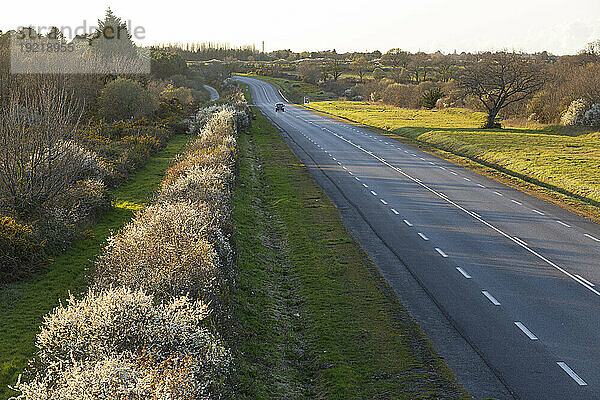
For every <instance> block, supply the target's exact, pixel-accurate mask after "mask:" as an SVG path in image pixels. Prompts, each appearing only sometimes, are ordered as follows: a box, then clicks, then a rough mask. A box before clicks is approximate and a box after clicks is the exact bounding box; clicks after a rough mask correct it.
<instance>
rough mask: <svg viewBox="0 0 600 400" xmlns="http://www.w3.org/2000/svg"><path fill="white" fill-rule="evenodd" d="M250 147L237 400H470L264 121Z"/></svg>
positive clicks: (241, 202)
mask: <svg viewBox="0 0 600 400" xmlns="http://www.w3.org/2000/svg"><path fill="white" fill-rule="evenodd" d="M239 147H240V164H239V165H240V171H239V178H238V180H237V184H236V189H235V196H234V221H235V239H236V246H237V253H238V263H237V269H238V290H237V294H236V300H235V305H234V309H235V314H234V321H235V329H234V335H232V345H233V348H234V351H235V354H236V364H237V365H236V377H235V379H234V381H235V386H236V392H237V396H236V398H240V399H303V398H319V399H324V398H327V399H439V398H448V399H450V398H454V399H459V398H460V399H463V398H464V399H466V398H470V397H469V396H468V394H467V393H466V392H465V391H464V390H463V389H462V388H461V387H460V386H458V385H457V384H456V381H455V377H454V375H453V373H452V372H451V371H450V369H449V368H448V367H447V365H446V364H445V362H444V361H443V360H442V359H441V358H440V357H439V356H438V355H437V354H436V353H435V351H434V350H433V348H432V346H431V344H430V342H429V341H428V340H427V339H426V337H425V336H424V334H423V332H422V331H421V330H420V329H419V327H418V326H417V324H416V323H415V322H414V321H413V320H412V319H411V318H410V316H409V315H408V313H407V311H406V310H405V309H404V308H403V307H402V305H401V304H399V302H398V300H397V298H396V296H395V295H394V293H393V292H392V290H391V289H390V288H389V286H388V285H387V284H386V283H385V281H384V280H383V279H382V278H381V276H380V275H379V273H378V271H377V270H376V268H375V266H374V265H373V264H372V262H371V261H370V260H369V258H368V257H367V256H366V254H365V253H364V251H363V250H362V249H361V247H360V246H359V245H358V244H357V243H356V242H355V241H354V240H353V239H352V238H351V237H350V236H349V234H348V232H347V231H346V229H345V228H344V226H343V224H342V221H341V219H340V216H339V214H338V210H337V209H336V207H335V206H334V205H333V204H332V203H331V201H330V200H329V199H328V197H327V196H326V195H325V193H324V192H323V191H322V190H321V188H320V187H319V186H318V185H317V183H316V182H315V181H314V180H313V178H312V177H311V175H310V174H309V172H308V171H307V169H306V168H305V166H304V165H302V163H301V162H300V161H299V160H298V159H297V158H296V157H295V155H294V154H293V152H292V151H291V149H290V148H289V147H288V146H287V144H286V143H285V141H284V140H283V139H282V138H281V136H280V135H279V133H278V132H277V131H276V130H275V128H274V127H273V126H272V125H271V124H270V123H269V122H268V121H267V120H266V119H265V117H264V116H263V115H262V114H260V113H259V112H257V119H256V120H255V121H254V122H253V126H252V129H251V132H250V134H248V135H241V136H240V137H239Z"/></svg>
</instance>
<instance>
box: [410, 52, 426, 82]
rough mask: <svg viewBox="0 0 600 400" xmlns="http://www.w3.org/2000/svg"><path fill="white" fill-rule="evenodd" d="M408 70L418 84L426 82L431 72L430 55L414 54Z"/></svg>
mask: <svg viewBox="0 0 600 400" xmlns="http://www.w3.org/2000/svg"><path fill="white" fill-rule="evenodd" d="M408 69H409V71H410V74H411V75H412V76H413V78H415V82H416V83H420V82H423V81H425V79H426V78H427V74H428V72H429V55H428V54H426V53H423V52H419V53H415V54H413V55H412V56H411V57H410V62H409V63H408Z"/></svg>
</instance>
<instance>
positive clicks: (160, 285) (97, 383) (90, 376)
mask: <svg viewBox="0 0 600 400" xmlns="http://www.w3.org/2000/svg"><path fill="white" fill-rule="evenodd" d="M249 116H250V113H249V109H248V107H247V105H246V104H245V103H242V102H238V103H236V104H234V105H227V106H220V107H212V108H211V109H209V110H204V111H202V112H200V113H199V115H198V118H197V125H196V127H197V128H200V127H201V128H202V129H201V131H200V133H199V135H198V138H197V139H195V140H194V141H193V142H192V143H191V144H190V146H189V149H188V150H187V151H186V153H185V154H184V155H182V156H180V157H179V158H178V159H177V160H176V163H175V164H174V165H173V166H172V167H171V168H170V169H169V170H168V172H167V174H166V178H165V180H164V181H163V183H162V186H161V188H160V190H159V192H158V194H157V197H156V201H155V202H154V204H152V205H151V206H149V207H147V208H146V209H144V210H142V211H139V212H138V213H137V214H136V216H135V217H134V219H133V220H132V222H131V223H129V224H128V225H126V226H125V227H124V228H123V229H122V230H121V231H120V232H118V233H116V234H114V235H113V236H112V237H110V238H109V239H108V243H107V245H106V247H105V249H104V251H103V252H102V254H101V255H100V257H99V259H98V261H97V263H96V274H95V278H94V282H93V285H92V287H91V288H90V290H89V292H88V293H87V294H86V295H85V296H84V297H83V298H82V299H76V298H73V297H71V299H69V301H68V303H67V304H66V305H62V306H60V307H58V308H57V309H55V310H54V311H52V312H51V313H50V314H48V315H47V316H46V318H45V320H44V323H43V324H42V326H41V332H40V333H39V334H38V337H37V341H36V346H37V347H38V349H39V350H38V353H37V356H36V357H35V359H34V360H32V363H31V367H30V368H29V370H28V371H27V372H26V375H25V377H24V379H23V380H20V381H19V382H18V383H17V385H16V390H18V391H19V392H20V393H21V394H20V395H19V396H18V397H17V399H49V398H62V399H88V398H93V399H211V398H222V397H223V396H225V395H226V393H227V388H226V386H225V382H226V380H227V378H228V374H229V369H230V365H231V355H230V351H229V349H228V347H227V346H226V344H225V343H224V341H223V340H222V339H221V336H222V330H223V329H225V328H226V326H227V321H228V319H229V310H228V297H229V293H230V289H231V287H232V284H233V280H234V273H233V263H234V253H233V250H232V247H231V244H230V236H231V233H232V224H231V211H232V210H231V190H232V185H233V180H234V173H235V163H236V154H237V147H236V139H235V136H236V134H238V133H240V132H243V131H246V130H247V129H248V127H249V121H250V120H249Z"/></svg>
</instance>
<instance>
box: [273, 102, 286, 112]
mask: <svg viewBox="0 0 600 400" xmlns="http://www.w3.org/2000/svg"><path fill="white" fill-rule="evenodd" d="M284 107H285V106H284V105H283V103H277V104H275V112H277V111H284V112H285V110H284Z"/></svg>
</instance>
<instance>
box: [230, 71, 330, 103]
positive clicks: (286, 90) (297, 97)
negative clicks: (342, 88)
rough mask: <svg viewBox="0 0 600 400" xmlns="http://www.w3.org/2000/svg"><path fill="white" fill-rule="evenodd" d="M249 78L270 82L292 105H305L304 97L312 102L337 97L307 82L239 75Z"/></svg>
mask: <svg viewBox="0 0 600 400" xmlns="http://www.w3.org/2000/svg"><path fill="white" fill-rule="evenodd" d="M238 75H243V76H249V77H252V78H255V79H260V80H262V81H265V82H268V83H270V84H272V85H273V86H275V87H276V88H277V89H279V90H280V91H281V93H282V94H283V95H284V96H285V98H286V99H288V100H289V101H291V102H292V103H303V102H304V97H305V96H308V98H309V99H310V101H326V100H335V99H336V96H335V95H334V94H332V93H327V92H324V91H323V90H322V89H321V88H319V87H318V86H315V85H313V84H310V83H306V82H299V81H292V80H288V79H282V78H273V77H270V76H263V75H252V74H238Z"/></svg>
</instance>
